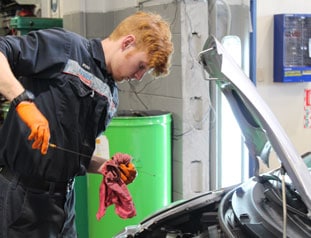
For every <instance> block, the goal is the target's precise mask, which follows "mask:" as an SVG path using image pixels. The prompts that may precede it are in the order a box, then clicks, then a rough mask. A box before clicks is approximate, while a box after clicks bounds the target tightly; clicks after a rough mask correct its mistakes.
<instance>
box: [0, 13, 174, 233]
mask: <svg viewBox="0 0 311 238" xmlns="http://www.w3.org/2000/svg"><path fill="white" fill-rule="evenodd" d="M172 51H173V45H172V42H171V32H170V29H169V24H168V23H167V22H166V21H164V20H163V19H162V18H161V17H160V16H159V15H157V14H152V13H146V12H137V13H136V14H133V15H132V16H129V17H128V18H126V19H125V20H123V21H122V22H121V23H120V24H119V25H118V26H117V27H116V29H115V30H114V31H113V32H112V33H111V35H110V36H109V37H108V38H106V39H103V40H99V39H92V40H88V39H85V38H83V37H81V36H79V35H77V34H75V33H73V32H69V31H66V30H64V29H60V28H54V29H48V30H39V31H33V32H30V33H29V34H28V35H25V36H20V37H18V36H6V37H2V38H0V72H1V73H0V93H1V94H2V95H3V96H5V97H6V98H7V99H8V100H9V101H11V108H10V111H9V113H8V115H7V118H6V120H5V122H4V124H3V126H2V127H1V130H0V238H12V237H13V238H14V237H23V238H24V237H32V238H34V237H40V238H42V237H76V236H77V235H76V230H75V224H74V214H75V212H74V195H73V191H72V181H73V180H74V177H75V176H77V175H84V174H85V173H86V172H93V173H100V171H101V168H102V167H103V164H104V163H105V161H106V160H105V159H104V158H98V157H92V154H93V151H94V148H95V139H96V137H97V136H98V135H99V134H100V133H102V132H103V131H105V129H106V127H107V125H108V124H109V122H110V120H111V119H112V117H113V115H114V113H115V112H116V110H117V106H118V93H117V87H116V82H118V81H122V80H130V79H136V80H140V79H141V78H142V77H143V75H144V74H145V73H146V72H152V74H153V75H155V76H163V75H165V74H167V73H168V70H169V66H170V56H171V54H172ZM51 145H56V147H62V148H66V149H67V150H71V151H74V152H75V153H69V152H68V151H64V150H58V149H57V148H55V146H51ZM91 157H92V158H91Z"/></svg>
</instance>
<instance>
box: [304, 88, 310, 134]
mask: <svg viewBox="0 0 311 238" xmlns="http://www.w3.org/2000/svg"><path fill="white" fill-rule="evenodd" d="M304 94H305V95H304V128H311V89H305V91H304Z"/></svg>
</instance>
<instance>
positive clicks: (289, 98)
mask: <svg viewBox="0 0 311 238" xmlns="http://www.w3.org/2000/svg"><path fill="white" fill-rule="evenodd" d="M310 12H311V1H304V0H295V1H292V0H274V1H270V0H257V88H258V90H259V92H260V94H261V95H262V97H263V98H264V100H265V101H266V102H267V104H268V105H269V106H270V107H271V109H272V111H273V112H274V113H275V115H276V117H277V118H278V120H279V121H280V123H281V125H282V126H283V127H284V129H285V131H286V132H287V134H288V136H289V137H290V139H291V140H292V142H293V144H294V146H295V147H296V148H297V150H298V152H299V153H300V154H302V153H304V152H306V151H310V150H311V128H304V115H305V111H304V90H305V89H311V84H310V83H274V82H273V15H274V14H279V13H308V14H310Z"/></svg>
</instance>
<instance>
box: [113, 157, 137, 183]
mask: <svg viewBox="0 0 311 238" xmlns="http://www.w3.org/2000/svg"><path fill="white" fill-rule="evenodd" d="M112 159H113V160H114V161H115V162H116V164H117V165H118V168H119V170H120V177H121V179H122V180H123V182H124V183H125V184H130V183H131V182H133V180H134V179H135V178H136V176H137V171H136V169H135V166H134V164H133V163H132V162H131V160H132V157H131V156H130V155H128V154H123V153H116V154H115V155H114V156H113V157H112Z"/></svg>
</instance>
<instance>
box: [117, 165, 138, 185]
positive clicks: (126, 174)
mask: <svg viewBox="0 0 311 238" xmlns="http://www.w3.org/2000/svg"><path fill="white" fill-rule="evenodd" d="M119 170H120V177H121V179H122V180H123V182H124V183H125V184H130V183H131V182H133V180H134V179H135V178H136V175H137V171H136V169H135V166H134V164H133V163H128V164H127V165H126V164H120V165H119Z"/></svg>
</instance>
